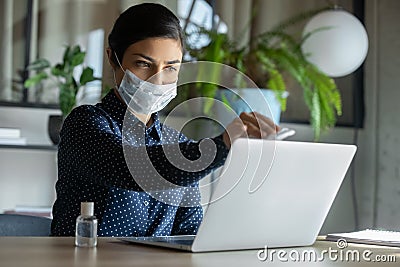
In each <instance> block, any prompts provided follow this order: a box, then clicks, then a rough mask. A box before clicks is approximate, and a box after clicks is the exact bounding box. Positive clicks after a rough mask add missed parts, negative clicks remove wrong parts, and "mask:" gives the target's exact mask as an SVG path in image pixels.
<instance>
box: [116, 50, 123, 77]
mask: <svg viewBox="0 0 400 267" xmlns="http://www.w3.org/2000/svg"><path fill="white" fill-rule="evenodd" d="M114 55H115V58H116V59H117V62H118V65H119V67H120V68H121V70H122V71H123V72H124V73H125V70H124V68H122V65H121V62H119V59H118V57H117V53H115V52H114ZM114 75H115V72H114Z"/></svg>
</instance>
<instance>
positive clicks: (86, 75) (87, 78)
mask: <svg viewBox="0 0 400 267" xmlns="http://www.w3.org/2000/svg"><path fill="white" fill-rule="evenodd" d="M94 80H97V78H95V77H94V76H93V69H92V68H91V67H86V68H84V69H83V71H82V74H81V78H80V79H79V83H80V84H81V85H85V84H87V83H88V82H92V81H94Z"/></svg>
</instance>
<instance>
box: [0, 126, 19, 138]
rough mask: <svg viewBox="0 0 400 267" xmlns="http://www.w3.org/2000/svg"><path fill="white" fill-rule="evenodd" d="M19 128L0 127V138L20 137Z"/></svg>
mask: <svg viewBox="0 0 400 267" xmlns="http://www.w3.org/2000/svg"><path fill="white" fill-rule="evenodd" d="M20 137H21V130H20V129H17V128H6V127H0V138H20Z"/></svg>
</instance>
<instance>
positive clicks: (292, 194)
mask: <svg viewBox="0 0 400 267" xmlns="http://www.w3.org/2000/svg"><path fill="white" fill-rule="evenodd" d="M355 152H356V146H353V145H342V144H324V143H308V142H294V141H272V140H260V139H238V140H236V141H235V142H234V143H233V145H232V148H231V150H230V152H229V155H228V158H227V160H226V162H225V164H224V166H223V167H222V168H221V170H220V174H219V175H218V178H217V179H216V181H215V188H214V190H213V192H212V195H211V197H210V199H209V204H208V205H207V206H206V207H205V212H204V218H203V221H202V223H201V225H200V227H199V229H198V232H197V235H196V236H168V237H126V238H120V239H121V240H124V241H127V242H133V243H141V244H147V245H156V246H163V247H169V248H176V249H181V250H187V251H192V252H206V251H225V250H242V249H259V248H264V247H265V246H268V247H269V248H276V247H293V246H308V245H312V244H313V243H314V242H315V240H316V237H317V235H318V233H319V231H320V229H321V227H322V224H323V222H324V220H325V218H326V216H327V214H328V211H329V209H330V207H331V205H332V203H333V200H334V199H335V196H336V194H337V192H338V190H339V188H340V185H341V183H342V181H343V179H344V177H345V174H346V172H347V170H348V168H349V166H350V163H351V161H352V159H353V157H354V154H355Z"/></svg>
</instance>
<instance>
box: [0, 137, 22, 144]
mask: <svg viewBox="0 0 400 267" xmlns="http://www.w3.org/2000/svg"><path fill="white" fill-rule="evenodd" d="M26 143H27V142H26V138H25V137H19V138H3V137H0V145H26Z"/></svg>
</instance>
